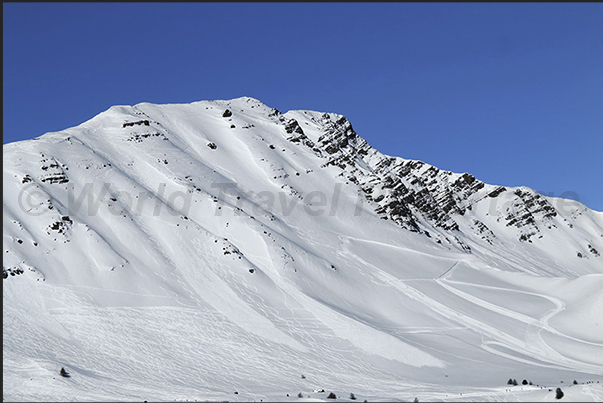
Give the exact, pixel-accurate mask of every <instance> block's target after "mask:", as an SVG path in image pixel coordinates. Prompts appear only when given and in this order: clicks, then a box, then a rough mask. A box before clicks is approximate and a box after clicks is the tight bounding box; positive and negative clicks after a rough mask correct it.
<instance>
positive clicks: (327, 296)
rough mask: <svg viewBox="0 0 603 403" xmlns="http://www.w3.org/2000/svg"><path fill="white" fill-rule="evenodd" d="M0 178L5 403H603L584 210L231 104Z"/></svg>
mask: <svg viewBox="0 0 603 403" xmlns="http://www.w3.org/2000/svg"><path fill="white" fill-rule="evenodd" d="M3 164H4V165H3V190H4V200H3V214H4V215H3V217H4V220H3V245H4V260H3V267H4V277H5V278H4V281H3V285H4V286H3V294H4V307H3V315H4V350H3V351H4V355H3V385H4V386H3V393H4V398H5V399H7V400H14V401H21V400H37V401H39V400H53V401H57V400H153V401H158V400H234V401H236V400H242V401H253V400H256V401H259V400H278V401H286V400H294V401H298V400H314V399H319V400H320V399H322V400H326V397H327V395H328V393H329V392H334V393H335V394H336V395H337V396H338V400H346V398H348V397H349V396H350V393H354V395H355V396H356V397H357V398H358V399H360V400H364V399H367V400H369V401H370V400H375V399H377V400H379V399H381V400H389V401H392V400H394V401H404V400H412V399H414V398H415V397H417V398H419V399H420V400H431V401H438V400H476V401H481V400H525V401H534V400H542V401H549V400H555V399H554V397H555V392H554V390H555V389H556V388H557V387H559V386H561V387H562V388H563V390H564V392H565V397H564V400H578V401H585V400H591V401H601V400H603V389H602V388H601V387H602V386H603V385H601V384H599V383H598V381H599V380H600V379H601V377H602V375H603V364H602V363H603V332H601V330H600V327H601V326H603V324H601V323H600V322H601V319H600V318H601V317H603V292H601V290H602V289H603V257H602V256H601V253H602V252H603V213H600V212H595V211H592V210H590V209H588V208H587V207H585V206H584V205H582V204H580V203H578V202H574V201H570V200H562V199H557V198H550V197H546V196H542V195H539V194H538V193H537V192H535V191H533V190H531V189H529V188H525V187H521V188H510V187H501V186H493V185H488V184H485V183H483V182H481V181H479V180H477V179H476V178H475V177H473V176H472V175H469V174H466V173H465V174H457V173H452V172H449V171H443V170H439V169H438V168H436V167H433V166H431V165H428V164H425V163H423V162H421V161H414V160H406V159H402V158H397V157H389V156H386V155H383V154H381V153H380V152H378V151H377V150H375V149H373V148H372V147H370V145H369V144H367V143H366V141H364V140H363V139H362V138H361V137H359V136H358V135H357V134H356V133H355V132H354V130H353V128H352V126H351V124H350V122H349V121H348V120H347V119H346V118H344V117H343V116H341V115H337V114H334V113H319V112H313V111H289V112H287V113H285V114H281V113H280V112H279V111H277V110H276V109H272V108H270V107H268V106H266V105H264V104H262V103H261V102H260V101H258V100H255V99H253V98H249V97H243V98H237V99H233V100H230V101H202V102H194V103H191V104H167V105H154V104H149V103H142V104H138V105H135V106H115V107H112V108H110V109H109V110H108V111H106V112H103V113H101V114H100V115H98V116H96V117H94V118H93V119H91V120H89V121H87V122H85V123H83V124H81V125H79V126H77V127H74V128H70V129H66V130H63V131H61V132H56V133H47V134H45V135H44V136H42V137H40V138H37V139H34V140H30V141H24V142H18V143H12V144H6V145H4V162H3ZM61 367H64V368H65V369H66V370H67V371H68V372H70V374H71V377H70V378H63V377H61V376H59V370H60V369H61ZM302 375H303V376H302ZM509 378H516V379H517V380H518V381H519V382H521V380H523V379H526V380H529V381H532V382H533V385H525V386H524V385H521V383H520V385H518V386H510V385H507V380H508V379H509ZM574 379H576V380H577V381H578V384H577V385H573V384H571V383H572V381H573V380H574ZM561 381H563V382H564V383H560V382H561ZM536 385H538V386H536ZM321 389H324V391H325V392H317V391H318V390H321ZM549 389H551V390H552V391H550V390H549ZM235 391H236V392H237V393H236V394H235ZM300 392H301V393H302V395H303V398H301V399H300V398H298V393H300ZM287 394H289V396H287ZM348 400H349V399H348Z"/></svg>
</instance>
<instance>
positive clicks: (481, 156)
mask: <svg viewBox="0 0 603 403" xmlns="http://www.w3.org/2000/svg"><path fill="white" fill-rule="evenodd" d="M602 20H603V4H601V3H593V4H590V3H578V4H572V3H544V4H540V3H494V4H490V3H175V4H174V3H75V4H72V3H48V4H44V3H23V4H19V3H3V34H4V35H3V56H4V61H3V71H4V77H3V85H4V90H3V101H4V103H3V108H4V109H3V136H4V138H3V142H4V143H7V142H13V141H18V140H24V139H31V138H33V137H37V136H39V135H41V134H43V133H46V132H50V131H57V130H61V129H65V128H68V127H72V126H76V125H78V124H80V123H82V122H84V121H86V120H88V119H90V118H92V117H93V116H95V115H97V114H98V113H100V112H102V111H104V110H106V109H108V108H109V107H110V106H112V105H118V104H120V105H123V104H127V105H133V104H136V103H139V102H153V103H184V102H193V101H199V100H210V99H230V98H236V97H240V96H251V97H254V98H257V99H259V100H261V101H262V102H264V103H265V104H267V105H269V106H271V107H275V108H278V109H279V110H281V111H283V112H284V111H287V110H290V109H311V110H318V111H325V112H337V113H341V114H343V115H345V116H347V117H348V118H349V119H350V121H351V122H352V124H353V126H354V128H355V130H356V131H357V133H358V134H359V135H361V136H362V137H364V138H365V139H367V141H368V142H369V143H370V144H371V145H373V146H374V147H375V148H377V149H378V150H380V151H382V152H384V153H386V154H389V155H395V156H400V157H403V158H411V159H419V160H422V161H425V162H427V163H430V164H433V165H435V166H437V167H439V168H442V169H446V170H451V171H454V172H461V173H462V172H469V173H471V174H473V175H475V176H476V177H477V178H478V179H481V180H483V181H485V182H487V183H492V184H502V185H507V186H528V187H531V188H533V189H535V190H537V191H540V192H542V193H544V194H547V195H551V196H565V197H570V198H574V199H579V200H580V201H582V202H583V203H585V204H586V205H587V206H589V207H591V208H593V209H595V210H597V211H603V186H602V182H603V181H602V179H601V177H602V175H601V173H602V172H603V169H602V162H601V161H602V159H601V154H603V24H601V21H602Z"/></svg>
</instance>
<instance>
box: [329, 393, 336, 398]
mask: <svg viewBox="0 0 603 403" xmlns="http://www.w3.org/2000/svg"><path fill="white" fill-rule="evenodd" d="M327 399H337V396H336V395H335V393H333V392H331V393H329V396H327Z"/></svg>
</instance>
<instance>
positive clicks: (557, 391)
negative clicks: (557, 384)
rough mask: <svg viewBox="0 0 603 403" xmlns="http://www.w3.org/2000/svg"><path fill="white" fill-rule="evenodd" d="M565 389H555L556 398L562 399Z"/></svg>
mask: <svg viewBox="0 0 603 403" xmlns="http://www.w3.org/2000/svg"><path fill="white" fill-rule="evenodd" d="M563 394H564V393H563V391H562V390H561V388H557V390H556V391H555V399H561V398H562V397H563Z"/></svg>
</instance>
